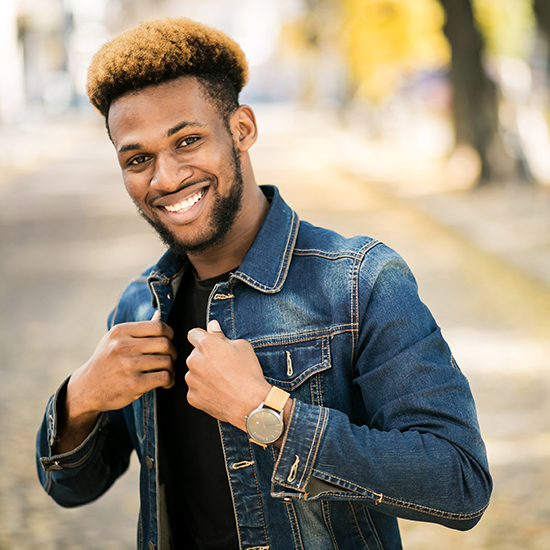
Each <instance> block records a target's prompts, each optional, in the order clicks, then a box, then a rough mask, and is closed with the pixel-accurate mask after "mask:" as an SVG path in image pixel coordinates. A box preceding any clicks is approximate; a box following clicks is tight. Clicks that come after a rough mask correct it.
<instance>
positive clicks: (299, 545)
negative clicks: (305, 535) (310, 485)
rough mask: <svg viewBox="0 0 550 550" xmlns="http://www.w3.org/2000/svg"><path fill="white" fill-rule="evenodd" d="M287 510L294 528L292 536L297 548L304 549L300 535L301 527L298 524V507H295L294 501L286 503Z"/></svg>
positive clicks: (291, 525)
mask: <svg viewBox="0 0 550 550" xmlns="http://www.w3.org/2000/svg"><path fill="white" fill-rule="evenodd" d="M286 511H287V514H288V521H289V523H290V527H291V529H292V538H293V539H294V546H295V547H296V548H297V549H300V550H304V544H303V542H302V537H301V536H300V527H299V524H298V518H297V516H296V509H295V508H294V503H292V502H287V503H286Z"/></svg>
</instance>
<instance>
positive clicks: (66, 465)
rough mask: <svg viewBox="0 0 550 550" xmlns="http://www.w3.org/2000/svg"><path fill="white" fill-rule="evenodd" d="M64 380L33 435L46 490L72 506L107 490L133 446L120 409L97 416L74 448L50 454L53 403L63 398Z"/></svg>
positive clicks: (125, 464)
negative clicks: (83, 438)
mask: <svg viewBox="0 0 550 550" xmlns="http://www.w3.org/2000/svg"><path fill="white" fill-rule="evenodd" d="M68 380H69V379H68V378H67V379H66V380H65V381H64V382H63V384H62V385H61V386H60V388H59V389H58V390H57V392H56V393H55V395H53V396H52V397H51V398H50V400H49V402H48V405H47V407H46V413H45V415H44V419H43V421H42V425H41V427H40V429H39V431H38V435H37V439H36V464H37V470H38V477H39V479H40V482H41V484H42V486H43V487H44V489H45V490H46V492H47V493H48V494H49V495H50V496H51V497H52V498H53V499H54V500H55V501H56V502H57V503H58V504H60V505H61V506H65V507H74V506H80V505H82V504H87V503H89V502H91V501H93V500H95V499H97V498H98V497H99V496H101V495H102V494H103V493H104V492H105V491H107V489H108V488H109V487H110V486H111V485H112V484H113V483H114V481H115V480H116V479H117V478H118V477H119V476H120V475H122V474H123V473H124V472H125V471H126V470H127V468H128V465H129V461H130V454H131V451H132V448H133V447H132V443H131V439H130V437H129V435H128V431H127V429H126V423H125V420H124V417H123V413H122V411H110V412H108V413H103V414H101V415H100V416H99V418H98V420H97V422H96V425H95V426H94V429H93V430H92V432H91V433H90V435H88V437H87V438H86V439H85V440H84V441H83V442H82V443H81V444H80V445H79V446H78V447H77V448H76V449H74V450H72V451H70V452H68V453H63V454H60V455H53V454H52V447H53V446H54V445H55V443H56V439H57V418H58V416H57V407H58V404H60V403H61V402H62V400H63V399H64V394H65V391H66V387H67V383H68Z"/></svg>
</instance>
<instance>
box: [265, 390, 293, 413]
mask: <svg viewBox="0 0 550 550" xmlns="http://www.w3.org/2000/svg"><path fill="white" fill-rule="evenodd" d="M289 397H290V394H289V393H288V392H286V391H284V390H282V389H281V388H278V387H277V386H271V389H270V390H269V393H268V394H267V397H266V398H265V401H264V407H269V408H270V409H274V410H276V411H277V412H279V413H280V412H281V411H282V410H283V409H284V408H285V405H286V402H287V401H288V398H289Z"/></svg>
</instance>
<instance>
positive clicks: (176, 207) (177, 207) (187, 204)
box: [164, 189, 205, 214]
mask: <svg viewBox="0 0 550 550" xmlns="http://www.w3.org/2000/svg"><path fill="white" fill-rule="evenodd" d="M204 192H205V191H204V189H199V190H198V191H197V192H196V193H194V194H193V195H191V196H190V197H188V198H187V199H183V200H182V201H180V202H176V203H174V204H169V205H166V206H165V207H164V208H166V210H168V212H176V213H177V214H181V213H183V212H186V211H187V210H189V209H190V208H192V207H193V206H194V205H195V204H196V203H197V202H199V201H200V200H201V199H202V197H203V196H204Z"/></svg>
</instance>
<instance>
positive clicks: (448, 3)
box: [439, 0, 546, 184]
mask: <svg viewBox="0 0 550 550" xmlns="http://www.w3.org/2000/svg"><path fill="white" fill-rule="evenodd" d="M543 1H546V0H543ZM439 2H440V3H441V5H442V7H443V9H444V10H445V13H446V16H447V18H446V22H445V25H444V27H443V32H444V33H445V36H446V37H447V40H448V41H449V43H450V45H451V50H452V55H451V70H450V79H451V85H452V89H453V106H452V109H453V119H454V125H455V136H456V142H457V144H461V143H462V144H467V145H470V146H471V147H473V148H474V149H475V150H476V151H477V153H478V154H479V157H480V160H481V176H480V181H479V183H480V184H482V183H485V182H487V181H488V180H489V179H490V178H491V177H493V176H494V175H495V174H494V172H495V171H494V169H493V167H492V166H491V162H490V155H489V150H490V148H491V146H492V145H493V142H494V141H495V138H498V100H497V88H496V85H495V83H494V82H492V81H491V80H490V79H489V77H488V76H487V73H486V72H485V69H484V67H483V51H484V40H483V36H482V35H481V32H480V31H479V29H478V28H477V26H476V23H475V20H474V16H473V12H472V5H471V2H470V0H439Z"/></svg>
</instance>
